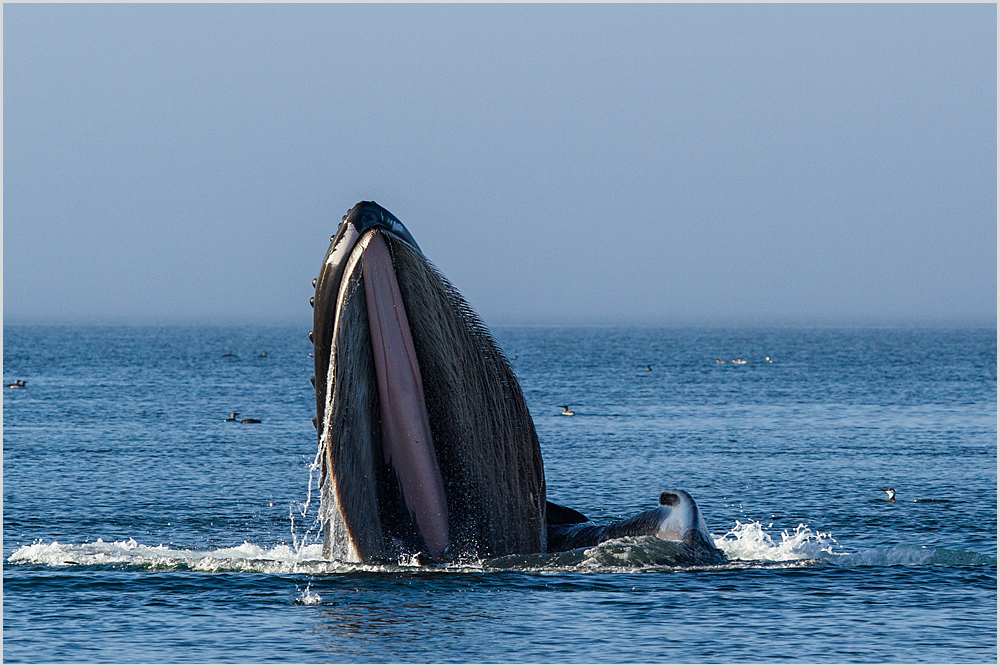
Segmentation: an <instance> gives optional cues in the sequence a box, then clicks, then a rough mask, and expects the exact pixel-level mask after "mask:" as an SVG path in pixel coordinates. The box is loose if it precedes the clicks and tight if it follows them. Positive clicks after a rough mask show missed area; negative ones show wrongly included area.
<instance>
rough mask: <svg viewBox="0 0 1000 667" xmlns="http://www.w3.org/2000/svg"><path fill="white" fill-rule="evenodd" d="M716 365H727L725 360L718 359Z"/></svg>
mask: <svg viewBox="0 0 1000 667" xmlns="http://www.w3.org/2000/svg"><path fill="white" fill-rule="evenodd" d="M715 363H717V364H724V363H726V361H725V360H724V359H716V360H715Z"/></svg>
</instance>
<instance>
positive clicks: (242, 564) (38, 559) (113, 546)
mask: <svg viewBox="0 0 1000 667" xmlns="http://www.w3.org/2000/svg"><path fill="white" fill-rule="evenodd" d="M322 552H323V547H322V545H320V544H310V545H305V546H303V547H301V548H300V549H298V550H295V549H293V548H292V547H290V546H288V545H287V544H279V545H277V546H273V547H267V548H265V547H261V546H259V545H256V544H250V543H249V542H244V543H243V544H241V545H239V546H235V547H227V548H222V549H212V550H207V551H201V550H194V549H172V548H170V547H165V546H163V545H159V546H155V547H154V546H147V545H145V544H140V543H138V542H136V541H135V540H134V539H129V540H125V541H116V542H105V541H104V540H102V539H100V538H98V539H97V541H96V542H86V543H83V544H60V543H59V542H50V543H45V542H42V541H38V542H35V543H34V544H30V545H28V546H23V547H21V548H19V549H17V550H16V551H15V552H14V553H13V554H11V555H10V557H9V558H8V559H7V562H9V563H23V564H31V565H49V566H57V567H59V566H69V565H89V566H94V565H121V566H125V567H136V568H143V569H153V570H177V569H189V570H196V571H201V572H218V571H225V570H235V571H243V572H273V573H282V572H289V573H291V572H303V571H313V570H315V565H316V562H317V561H322V557H323V553H322ZM324 562H325V561H324ZM324 569H326V568H324Z"/></svg>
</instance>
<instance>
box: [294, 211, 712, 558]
mask: <svg viewBox="0 0 1000 667" xmlns="http://www.w3.org/2000/svg"><path fill="white" fill-rule="evenodd" d="M313 285H314V286H315V294H314V296H313V297H312V298H311V299H310V303H311V304H312V306H313V309H314V311H313V330H312V331H311V332H310V333H309V338H310V340H311V341H312V342H313V346H314V350H313V358H314V363H315V376H314V377H313V378H311V380H312V383H313V385H314V386H315V389H316V418H315V419H314V424H315V426H316V429H317V437H318V452H317V463H318V464H319V469H320V481H319V485H320V495H321V503H320V521H321V522H322V526H323V533H324V538H323V544H324V546H323V553H324V557H326V558H334V559H337V560H342V561H359V562H377V561H393V560H397V559H399V558H401V557H403V556H414V555H416V556H417V562H420V563H425V562H434V561H443V560H452V559H483V558H492V557H499V556H507V555H512V554H532V553H539V552H545V551H547V550H548V551H551V550H568V549H576V548H580V547H586V546H593V545H596V544H598V543H600V542H602V541H605V540H608V539H614V538H616V537H625V536H639V535H656V536H659V537H661V538H662V539H669V540H673V541H676V542H679V543H683V544H685V545H688V546H690V547H691V548H692V549H694V550H696V551H698V552H699V553H701V552H704V553H705V554H707V555H708V556H710V557H711V558H715V559H718V558H721V552H718V551H717V550H715V549H714V545H712V544H711V539H710V535H709V533H708V530H707V528H706V527H705V520H704V518H703V517H702V515H701V512H700V510H699V509H698V506H697V504H696V503H695V502H694V500H693V499H692V498H691V496H690V495H688V494H687V493H686V492H684V491H669V492H664V493H663V494H662V495H661V498H660V505H659V506H658V507H656V508H655V509H652V510H647V511H645V512H640V513H639V514H637V515H635V516H634V517H631V518H629V519H624V520H622V521H618V522H612V523H611V524H608V525H603V526H599V525H597V524H595V523H593V522H591V521H589V520H588V519H587V517H586V516H584V515H583V514H581V513H579V512H577V511H575V510H572V509H570V508H567V507H563V506H561V505H557V504H555V503H551V502H548V501H547V499H546V488H545V473H544V468H543V463H542V455H541V448H540V446H539V442H538V436H537V434H536V432H535V426H534V422H533V421H532V419H531V415H530V414H529V412H528V408H527V405H526V403H525V400H524V396H523V394H522V392H521V388H520V384H519V383H518V380H517V377H516V376H515V375H514V372H513V370H512V369H511V366H510V362H509V361H508V359H507V357H506V356H505V355H504V353H503V351H502V350H501V349H500V348H499V346H498V345H497V344H496V343H495V342H494V340H493V338H492V336H491V334H490V332H489V329H488V328H487V327H486V325H485V324H483V322H482V321H481V320H480V319H479V317H478V315H476V313H475V311H474V310H473V309H472V308H471V306H469V304H468V303H467V302H466V301H465V299H464V298H463V297H462V296H461V294H459V292H458V290H457V289H455V287H454V286H452V284H451V283H450V282H449V281H448V280H447V278H445V277H444V275H443V274H442V273H441V272H440V271H439V270H438V269H437V268H436V267H435V266H434V265H433V264H432V263H431V262H430V261H429V260H428V259H427V258H426V257H425V256H424V255H423V253H422V252H421V250H420V247H419V246H418V245H417V243H416V241H415V240H414V238H413V237H412V235H411V234H410V232H409V231H408V230H407V229H406V227H404V226H403V224H402V223H401V222H400V221H399V219H397V218H396V217H395V216H394V215H392V214H391V213H390V212H389V211H387V210H386V209H384V208H382V207H381V206H379V205H378V204H376V203H375V202H369V201H362V202H359V203H358V204H357V205H355V206H354V207H353V208H352V209H351V210H350V211H349V212H348V214H347V215H346V216H344V218H343V219H342V220H341V223H340V226H339V227H338V229H337V231H336V233H335V234H334V235H333V236H331V237H330V246H329V249H328V250H327V252H326V256H325V257H324V259H323V263H322V265H321V268H320V271H319V275H318V277H317V278H316V280H314V281H313Z"/></svg>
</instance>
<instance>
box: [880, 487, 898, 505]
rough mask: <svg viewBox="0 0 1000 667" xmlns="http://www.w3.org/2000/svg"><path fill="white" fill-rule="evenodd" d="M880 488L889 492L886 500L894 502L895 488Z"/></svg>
mask: <svg viewBox="0 0 1000 667" xmlns="http://www.w3.org/2000/svg"><path fill="white" fill-rule="evenodd" d="M882 490H883V491H885V492H886V493H888V494H889V497H888V498H886V502H889V503H894V502H896V489H893V488H888V489H882Z"/></svg>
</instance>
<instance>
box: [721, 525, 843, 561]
mask: <svg viewBox="0 0 1000 667" xmlns="http://www.w3.org/2000/svg"><path fill="white" fill-rule="evenodd" d="M773 525H774V524H773V523H772V524H768V525H767V528H765V527H764V526H763V525H761V523H760V522H759V521H751V522H749V523H743V522H742V521H739V520H737V521H736V525H735V526H734V527H733V528H732V530H730V531H729V532H728V533H726V534H725V535H723V536H721V537H715V536H713V538H714V539H715V546H716V547H718V548H719V549H721V550H722V551H723V552H724V553H725V554H726V556H727V557H729V558H730V559H731V560H743V561H772V562H785V561H795V560H818V559H822V558H828V557H829V556H835V555H839V554H838V552H836V551H834V549H835V548H838V547H839V546H840V545H839V544H838V543H837V540H835V539H833V537H832V536H831V535H830V534H829V533H821V532H817V531H814V530H811V529H810V528H809V527H808V526H807V525H806V524H804V523H801V524H799V525H798V526H797V527H796V528H795V531H794V532H788V531H787V530H782V531H781V538H780V541H777V542H776V541H775V540H774V538H772V537H771V535H770V534H769V533H768V532H767V529H769V528H771V527H772V526H773Z"/></svg>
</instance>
